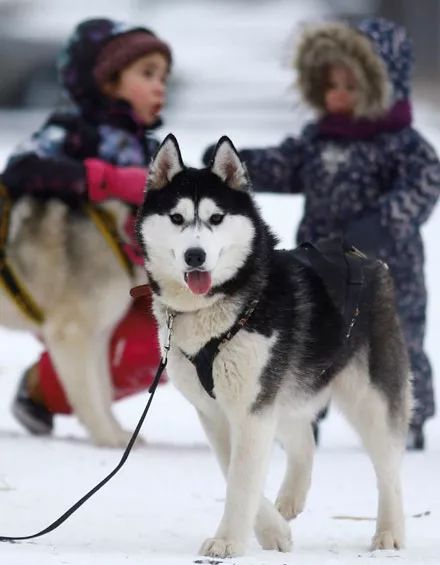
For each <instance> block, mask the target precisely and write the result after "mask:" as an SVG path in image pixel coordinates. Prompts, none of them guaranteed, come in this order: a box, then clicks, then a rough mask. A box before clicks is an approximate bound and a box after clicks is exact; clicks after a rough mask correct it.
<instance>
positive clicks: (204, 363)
mask: <svg viewBox="0 0 440 565" xmlns="http://www.w3.org/2000/svg"><path fill="white" fill-rule="evenodd" d="M258 301H259V298H257V299H255V300H252V302H251V303H250V304H249V306H248V307H247V308H245V309H244V310H243V312H242V313H241V315H240V317H239V318H238V320H237V321H236V322H235V324H234V325H233V326H232V327H231V328H229V330H227V331H226V332H224V333H222V335H220V336H219V337H213V338H212V339H210V340H209V341H208V342H207V343H205V345H204V346H203V347H202V348H201V349H199V351H198V352H197V353H196V354H195V355H188V354H187V353H185V352H184V351H183V350H182V349H181V350H180V351H182V353H183V354H184V355H185V357H186V358H187V359H188V361H191V363H192V364H193V365H194V367H195V368H196V371H197V375H198V377H199V381H200V383H201V385H202V387H203V388H204V389H205V390H206V392H207V393H208V394H209V396H210V397H211V398H215V394H214V379H213V378H212V365H213V363H214V359H215V358H216V356H217V353H218V352H219V350H220V346H221V345H222V344H223V343H226V342H227V341H230V340H231V339H232V338H233V337H234V335H235V334H236V333H237V332H238V331H240V330H241V328H242V327H244V326H245V325H246V323H247V322H248V320H249V318H250V317H251V316H252V314H253V313H254V311H255V308H256V307H257V304H258Z"/></svg>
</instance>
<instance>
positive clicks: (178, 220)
mask: <svg viewBox="0 0 440 565" xmlns="http://www.w3.org/2000/svg"><path fill="white" fill-rule="evenodd" d="M170 220H171V221H172V222H173V224H175V225H176V226H181V225H182V224H183V222H184V221H185V220H184V219H183V216H182V214H171V215H170Z"/></svg>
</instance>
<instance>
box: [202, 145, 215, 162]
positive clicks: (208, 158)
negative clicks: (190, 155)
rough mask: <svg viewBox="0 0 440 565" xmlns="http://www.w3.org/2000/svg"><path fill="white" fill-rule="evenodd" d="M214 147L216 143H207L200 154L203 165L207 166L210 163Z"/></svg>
mask: <svg viewBox="0 0 440 565" xmlns="http://www.w3.org/2000/svg"><path fill="white" fill-rule="evenodd" d="M215 148H216V144H215V143H214V144H213V145H209V146H208V147H207V148H206V149H205V151H204V153H203V155H202V163H203V165H204V166H205V167H207V166H208V165H209V164H210V163H211V159H212V156H213V155H214V149H215Z"/></svg>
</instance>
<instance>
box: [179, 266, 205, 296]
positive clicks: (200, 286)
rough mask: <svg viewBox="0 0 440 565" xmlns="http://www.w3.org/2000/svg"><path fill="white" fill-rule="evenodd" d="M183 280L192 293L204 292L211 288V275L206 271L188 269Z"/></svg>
mask: <svg viewBox="0 0 440 565" xmlns="http://www.w3.org/2000/svg"><path fill="white" fill-rule="evenodd" d="M185 280H186V284H187V285H188V286H189V289H190V291H191V292H192V293H194V294H206V293H207V292H208V290H209V289H210V288H211V275H210V274H209V273H208V271H190V272H189V273H186V275H185Z"/></svg>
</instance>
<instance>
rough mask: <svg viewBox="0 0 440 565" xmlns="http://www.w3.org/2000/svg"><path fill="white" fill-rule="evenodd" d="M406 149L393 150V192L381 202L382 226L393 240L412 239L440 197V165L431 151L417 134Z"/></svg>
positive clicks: (406, 140) (404, 143)
mask: <svg viewBox="0 0 440 565" xmlns="http://www.w3.org/2000/svg"><path fill="white" fill-rule="evenodd" d="M411 133H412V135H410V136H408V137H406V138H404V139H403V146H402V147H396V146H394V144H393V145H392V146H390V154H389V158H390V160H394V164H393V170H392V172H391V175H390V177H389V178H390V185H391V187H390V190H388V191H385V192H384V194H383V195H382V196H381V197H380V198H379V202H378V207H379V215H380V223H381V224H382V226H384V227H385V228H386V229H387V230H388V231H389V233H390V235H391V237H392V239H394V240H402V239H408V238H410V237H412V236H413V235H414V233H415V232H417V231H418V230H419V228H420V226H421V225H422V224H423V223H424V222H426V220H427V219H428V218H429V216H430V214H431V212H432V210H433V208H434V205H435V203H436V202H437V199H438V197H439V195H440V162H439V159H438V157H437V155H436V153H435V151H434V149H433V148H432V147H431V145H430V144H429V143H428V142H427V141H425V140H424V139H423V138H422V137H421V136H420V135H419V134H418V133H417V132H415V131H414V130H413V131H412V132H411Z"/></svg>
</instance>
